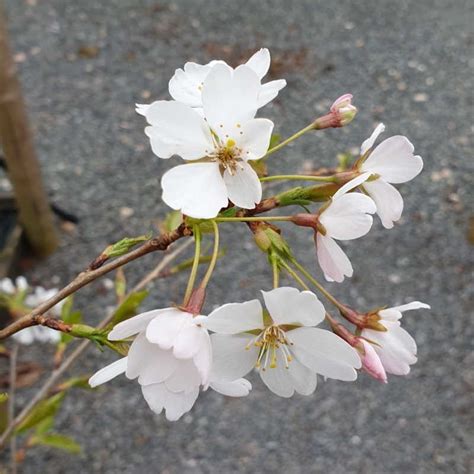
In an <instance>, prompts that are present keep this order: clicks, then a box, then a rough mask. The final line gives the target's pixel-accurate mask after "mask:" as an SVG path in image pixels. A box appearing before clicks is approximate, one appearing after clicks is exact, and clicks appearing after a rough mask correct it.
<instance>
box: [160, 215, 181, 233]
mask: <svg viewBox="0 0 474 474" xmlns="http://www.w3.org/2000/svg"><path fill="white" fill-rule="evenodd" d="M181 222H183V215H182V214H181V212H180V211H171V212H169V213H168V214H167V215H166V217H165V220H164V221H163V229H164V231H165V232H171V231H172V230H175V229H176V228H177V227H178V226H179V225H180V224H181Z"/></svg>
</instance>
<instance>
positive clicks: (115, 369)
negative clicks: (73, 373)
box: [89, 357, 127, 388]
mask: <svg viewBox="0 0 474 474" xmlns="http://www.w3.org/2000/svg"><path fill="white" fill-rule="evenodd" d="M126 370H127V358H126V357H122V358H121V359H119V360H116V361H115V362H112V363H111V364H109V365H107V366H105V367H104V368H103V369H100V370H99V371H97V372H96V373H95V374H94V375H93V376H92V377H91V378H90V379H89V385H90V386H91V387H92V388H94V387H97V386H98V385H102V384H103V383H106V382H108V381H109V380H112V379H113V378H115V377H117V375H120V374H123V373H124V372H125V371H126Z"/></svg>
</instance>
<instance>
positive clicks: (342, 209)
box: [319, 193, 376, 240]
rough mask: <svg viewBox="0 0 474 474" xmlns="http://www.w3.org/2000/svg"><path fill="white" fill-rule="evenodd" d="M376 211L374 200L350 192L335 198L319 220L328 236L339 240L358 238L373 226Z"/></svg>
mask: <svg viewBox="0 0 474 474" xmlns="http://www.w3.org/2000/svg"><path fill="white" fill-rule="evenodd" d="M375 211H376V206H375V203H374V201H373V200H372V199H371V198H370V197H368V196H366V195H364V194H361V193H350V194H344V195H342V196H340V197H339V198H338V199H334V200H333V201H332V202H331V204H330V205H329V206H328V207H327V208H326V209H325V210H324V211H323V212H322V213H321V215H320V217H319V221H320V222H321V224H322V225H323V226H324V228H325V229H326V232H327V234H326V235H327V236H329V237H332V238H334V239H337V240H352V239H358V238H359V237H362V236H363V235H365V234H367V232H369V230H370V228H371V227H372V222H373V219H372V216H370V215H368V213H370V214H372V213H374V212H375Z"/></svg>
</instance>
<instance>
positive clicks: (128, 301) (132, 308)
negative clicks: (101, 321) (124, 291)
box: [111, 290, 149, 326]
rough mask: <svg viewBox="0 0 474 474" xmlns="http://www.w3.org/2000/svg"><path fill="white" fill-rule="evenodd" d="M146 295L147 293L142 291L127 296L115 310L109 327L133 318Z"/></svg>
mask: <svg viewBox="0 0 474 474" xmlns="http://www.w3.org/2000/svg"><path fill="white" fill-rule="evenodd" d="M148 293H149V292H148V291H147V290H143V291H138V292H136V293H131V294H130V295H128V296H127V298H125V300H124V301H123V302H122V304H121V305H120V306H119V307H118V308H117V309H116V311H115V314H114V316H113V319H112V322H111V326H115V325H116V324H118V323H120V322H121V321H125V320H126V319H128V318H131V317H132V316H135V315H136V314H137V310H138V307H139V306H140V304H141V303H142V301H143V300H144V299H145V298H146V297H147V296H148Z"/></svg>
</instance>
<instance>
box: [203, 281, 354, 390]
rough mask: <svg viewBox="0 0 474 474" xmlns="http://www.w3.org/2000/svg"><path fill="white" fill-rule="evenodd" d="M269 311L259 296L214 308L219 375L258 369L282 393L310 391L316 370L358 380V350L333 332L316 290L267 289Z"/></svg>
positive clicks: (209, 322) (211, 325) (210, 322)
mask: <svg viewBox="0 0 474 474" xmlns="http://www.w3.org/2000/svg"><path fill="white" fill-rule="evenodd" d="M262 293H263V298H264V300H265V305H266V307H267V310H268V313H269V316H268V315H265V314H264V312H263V309H262V306H261V304H260V302H259V301H258V300H251V301H247V302H245V303H231V304H226V305H223V306H221V307H220V308H217V309H216V310H215V311H213V312H212V313H211V314H210V315H209V317H208V318H207V319H206V320H205V321H204V322H203V324H204V325H205V326H206V327H207V328H208V329H209V330H211V331H214V332H215V334H212V335H211V341H212V349H213V355H214V357H213V368H212V371H213V375H214V377H215V379H216V380H221V381H224V382H225V381H232V380H235V379H238V378H240V377H243V376H245V375H246V374H247V373H249V372H250V371H251V370H252V369H253V368H257V369H258V371H259V373H260V376H261V378H262V380H263V382H264V383H265V385H266V386H267V387H268V388H269V389H270V390H271V391H272V392H274V393H276V394H277V395H279V396H281V397H291V396H292V395H293V394H294V392H295V391H296V392H298V393H300V394H302V395H310V394H311V393H313V392H314V390H315V389H316V374H321V375H323V376H325V377H328V378H334V379H338V380H346V381H352V380H355V379H356V377H357V372H356V370H355V369H356V368H359V367H360V366H361V361H360V358H359V356H358V354H357V352H356V351H355V350H354V349H353V348H352V347H351V346H350V345H349V344H347V343H346V342H345V341H344V340H342V339H341V338H340V337H338V336H336V335H335V334H333V333H332V332H330V331H326V330H323V329H318V328H316V327H314V326H316V325H318V324H319V323H321V322H322V321H323V320H324V317H325V310H324V306H323V305H322V303H321V302H320V301H319V300H318V298H317V297H316V295H315V294H314V293H311V292H310V291H303V292H300V291H298V290H297V289H296V288H290V287H282V288H277V289H274V290H272V291H268V292H265V291H263V292H262Z"/></svg>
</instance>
